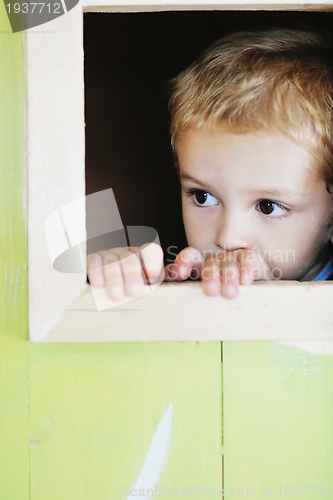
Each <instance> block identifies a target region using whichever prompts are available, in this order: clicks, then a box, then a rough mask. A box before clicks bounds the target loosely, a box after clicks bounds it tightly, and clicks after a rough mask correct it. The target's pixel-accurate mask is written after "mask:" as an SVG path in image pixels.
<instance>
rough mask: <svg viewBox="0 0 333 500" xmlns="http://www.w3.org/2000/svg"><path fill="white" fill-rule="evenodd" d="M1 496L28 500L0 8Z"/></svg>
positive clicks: (18, 244) (19, 130)
mask: <svg viewBox="0 0 333 500" xmlns="http://www.w3.org/2000/svg"><path fill="white" fill-rule="evenodd" d="M0 32H1V36H0V55H1V57H0V190H1V196H0V211H1V219H0V255H1V258H0V296H1V301H0V401H1V402H0V408H1V410H0V449H1V453H0V498H1V499H4V500H5V499H10V500H28V498H29V451H28V450H29V447H28V363H27V342H26V340H27V336H28V324H27V323H28V321H27V303H28V295H27V255H26V234H25V233H26V231H25V212H26V191H25V177H26V151H25V115H26V88H25V72H24V38H25V37H24V35H23V34H22V33H18V34H15V35H13V33H12V31H11V27H10V24H9V21H8V18H7V13H6V10H5V7H4V4H3V3H1V5H0Z"/></svg>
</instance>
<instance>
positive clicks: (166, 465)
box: [30, 342, 222, 500]
mask: <svg viewBox="0 0 333 500" xmlns="http://www.w3.org/2000/svg"><path fill="white" fill-rule="evenodd" d="M30 354H31V362H30V367H31V383H30V386H31V396H30V397H31V438H32V441H31V443H32V444H31V445H32V455H31V494H32V499H33V500H44V499H46V498H47V499H48V500H59V499H60V498H61V500H73V499H80V500H91V499H93V498H96V499H98V500H100V499H114V498H125V497H126V496H125V494H124V491H125V492H126V491H128V490H127V489H126V490H124V488H126V487H129V488H135V489H137V490H138V485H141V487H142V488H144V489H146V488H153V489H154V488H155V486H160V487H161V489H162V494H161V497H162V498H164V497H167V496H168V493H167V492H168V490H171V489H173V490H174V491H175V490H176V489H179V490H181V495H180V494H179V492H178V493H177V494H176V495H177V496H183V493H182V491H183V490H182V488H183V487H184V488H185V490H186V489H187V491H188V495H189V488H190V486H196V487H199V486H200V487H201V488H202V489H205V490H207V489H210V488H212V489H214V488H215V487H216V488H217V491H218V490H219V489H220V488H221V487H222V485H221V481H222V474H221V461H222V459H221V344H220V343H218V342H217V343H209V344H207V343H206V344H195V343H173V344H154V343H147V344H140V343H132V344H122V343H119V344H95V345H85V344H81V345H73V344H71V345H60V344H58V345H46V344H30ZM166 424H167V425H166ZM158 429H159V431H161V429H162V430H163V429H164V433H165V434H164V436H166V438H167V439H166V440H164V441H163V440H162V442H161V439H160V438H161V432H159V433H158ZM167 429H168V432H167ZM162 434H163V433H162ZM156 436H157V437H156ZM154 438H155V445H156V443H158V446H156V447H155V451H151V455H150V458H149V453H148V452H149V450H152V445H153V442H154ZM156 449H157V450H159V451H158V452H156ZM163 450H166V451H165V455H164V460H162V462H160V459H161V454H162V455H163V453H164V451H163ZM151 458H153V460H150V459H151ZM149 460H150V462H149ZM148 463H149V464H148ZM147 464H148V465H149V467H147ZM153 464H157V465H156V467H155V466H154V465H153ZM143 471H144V474H142V473H143ZM139 478H140V480H139ZM163 488H166V490H165V493H164V494H163ZM198 491H199V490H198ZM194 493H195V492H194V490H193V493H192V496H191V498H199V494H198V493H196V494H194ZM171 494H172V493H171V492H170V494H169V496H171ZM176 495H175V496H176ZM134 496H136V497H137V498H140V497H141V498H150V497H148V496H147V495H146V491H145V496H143V495H142V493H141V495H140V493H139V491H137V494H136V495H135V493H133V497H132V498H134ZM155 496H157V495H154V497H153V498H155ZM202 496H203V493H201V497H202ZM127 498H129V497H128V495H127Z"/></svg>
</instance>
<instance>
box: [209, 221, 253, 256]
mask: <svg viewBox="0 0 333 500" xmlns="http://www.w3.org/2000/svg"><path fill="white" fill-rule="evenodd" d="M252 243H253V242H252V238H251V237H250V228H249V221H248V220H246V218H245V217H244V215H243V216H242V214H239V213H238V214H235V213H234V214H231V213H226V212H224V213H223V214H221V218H220V220H219V224H218V228H217V234H216V239H215V245H217V246H218V247H220V248H222V249H223V250H225V251H229V252H231V251H232V250H239V249H240V248H251V247H252Z"/></svg>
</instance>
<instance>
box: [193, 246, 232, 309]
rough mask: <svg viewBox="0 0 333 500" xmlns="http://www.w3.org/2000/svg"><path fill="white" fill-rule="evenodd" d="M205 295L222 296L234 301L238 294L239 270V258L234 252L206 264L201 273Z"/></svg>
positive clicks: (209, 259)
mask: <svg viewBox="0 0 333 500" xmlns="http://www.w3.org/2000/svg"><path fill="white" fill-rule="evenodd" d="M201 279H202V281H203V289H204V293H205V294H206V295H209V296H216V295H219V294H222V296H223V297H225V298H227V299H233V298H234V297H236V296H237V294H238V285H239V270H238V263H237V257H236V255H235V254H233V253H232V252H230V253H228V254H223V255H222V256H212V257H210V258H208V259H207V260H206V262H205V265H204V268H203V270H202V273H201Z"/></svg>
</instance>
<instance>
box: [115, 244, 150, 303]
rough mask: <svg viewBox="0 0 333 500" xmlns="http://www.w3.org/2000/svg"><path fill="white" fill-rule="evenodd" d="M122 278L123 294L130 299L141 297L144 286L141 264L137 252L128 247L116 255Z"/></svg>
mask: <svg viewBox="0 0 333 500" xmlns="http://www.w3.org/2000/svg"><path fill="white" fill-rule="evenodd" d="M118 257H119V259H120V261H119V262H120V265H121V270H122V274H123V278H124V285H125V293H126V295H128V296H130V297H138V296H140V295H141V293H142V291H143V288H144V286H145V282H144V278H143V270H142V264H141V260H140V257H139V253H138V252H135V253H134V252H133V251H132V250H131V248H130V247H128V248H124V249H123V251H122V252H120V253H119V255H118Z"/></svg>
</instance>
